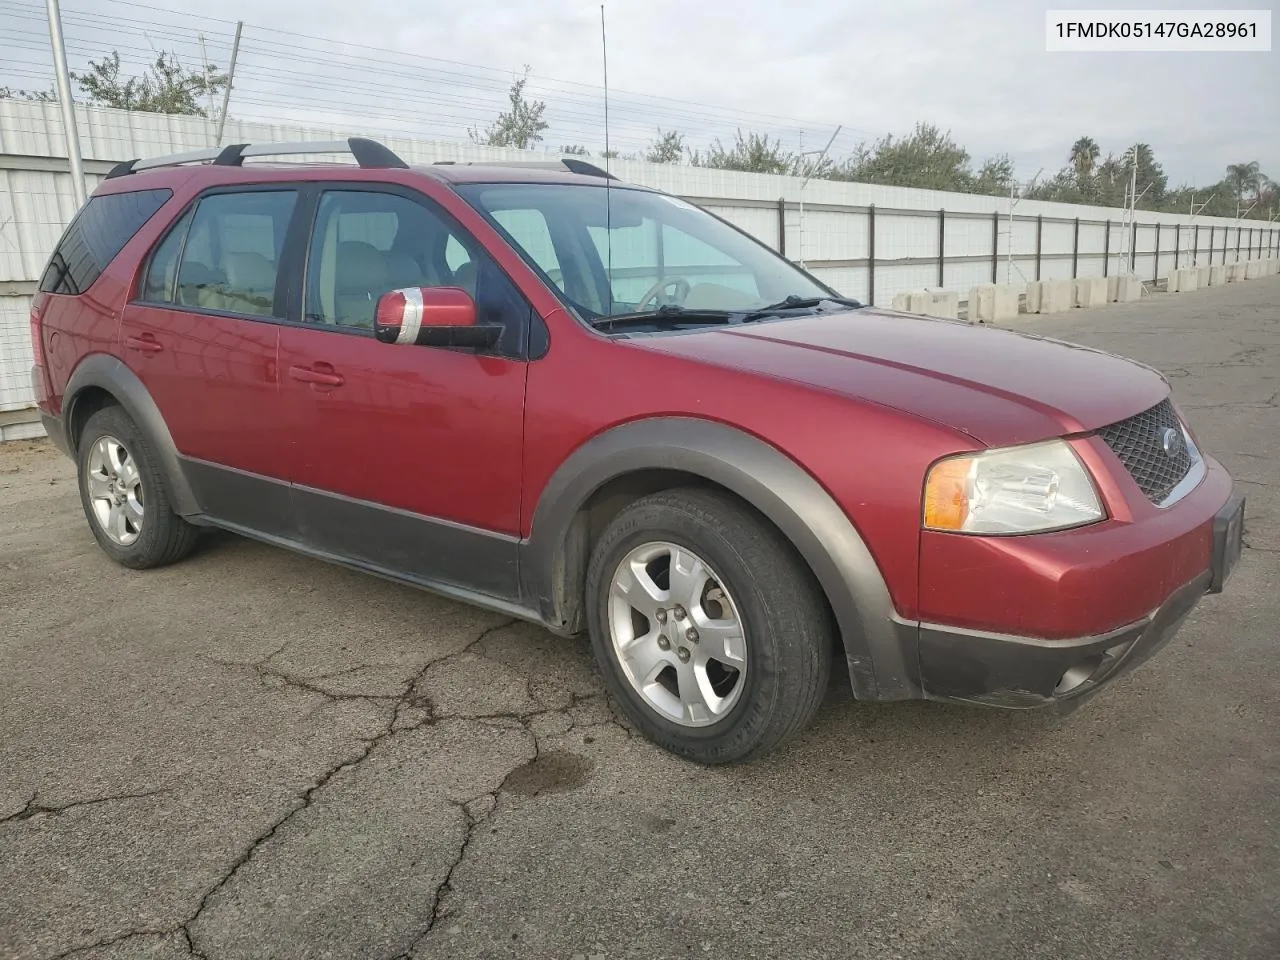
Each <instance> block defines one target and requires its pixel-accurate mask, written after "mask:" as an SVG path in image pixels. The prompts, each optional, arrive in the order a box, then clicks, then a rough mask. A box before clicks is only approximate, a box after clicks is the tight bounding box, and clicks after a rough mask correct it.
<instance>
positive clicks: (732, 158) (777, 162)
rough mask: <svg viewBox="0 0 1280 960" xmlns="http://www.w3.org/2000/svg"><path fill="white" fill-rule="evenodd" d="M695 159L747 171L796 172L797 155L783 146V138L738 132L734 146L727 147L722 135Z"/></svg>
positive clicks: (698, 161)
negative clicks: (722, 140)
mask: <svg viewBox="0 0 1280 960" xmlns="http://www.w3.org/2000/svg"><path fill="white" fill-rule="evenodd" d="M693 162H694V164H696V165H697V166H701V167H714V168H715V169H718V170H741V171H744V172H746V173H793V172H794V171H795V170H796V157H795V155H794V154H792V153H791V152H790V151H788V150H784V149H783V148H782V141H781V140H772V139H770V137H769V135H768V134H760V133H748V134H746V135H745V136H744V135H743V133H742V131H741V130H738V131H737V135H736V137H735V138H734V143H733V146H732V147H731V148H729V149H725V146H724V144H722V143H721V142H720V140H719V138H717V139H716V142H715V143H714V144H713V145H712V146H711V147H709V148H708V149H707V152H706V153H705V154H702V155H699V154H694V155H693Z"/></svg>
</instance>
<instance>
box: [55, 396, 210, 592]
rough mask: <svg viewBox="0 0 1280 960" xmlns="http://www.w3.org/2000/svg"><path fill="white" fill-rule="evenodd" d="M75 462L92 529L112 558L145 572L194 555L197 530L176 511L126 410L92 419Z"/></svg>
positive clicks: (109, 409)
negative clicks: (171, 505) (192, 553)
mask: <svg viewBox="0 0 1280 960" xmlns="http://www.w3.org/2000/svg"><path fill="white" fill-rule="evenodd" d="M76 459H77V464H78V468H79V485H80V502H81V504H82V505H83V507H84V513H85V516H86V517H87V518H88V520H89V528H90V529H91V530H92V531H93V536H94V539H96V540H97V541H98V545H99V546H100V547H102V549H103V551H104V552H105V553H106V554H107V555H108V556H109V557H111V559H112V560H115V561H116V562H117V563H119V564H122V565H123V566H126V567H131V568H133V569H135V570H141V569H145V568H148V567H158V566H162V565H164V564H167V563H173V562H175V561H177V560H180V559H182V558H183V557H185V556H186V555H187V554H188V553H190V552H191V549H192V548H193V547H194V546H195V543H196V539H197V537H198V531H197V530H196V528H195V527H193V526H192V525H191V524H189V523H187V522H186V521H185V520H183V519H182V518H181V517H179V516H178V515H177V514H175V513H174V512H173V509H172V508H171V507H170V505H169V497H168V492H167V491H166V490H165V486H164V478H163V476H162V475H161V473H160V469H159V466H158V464H157V462H156V459H155V457H154V455H153V453H152V451H151V448H150V445H149V443H148V442H147V440H146V438H145V437H144V436H143V434H142V431H141V430H140V429H139V428H138V425H137V424H136V423H134V422H133V418H131V417H130V416H129V415H128V414H127V413H125V411H124V410H123V409H121V408H120V407H117V406H110V407H104V408H102V409H101V410H99V411H97V412H96V413H94V414H93V416H91V417H90V418H89V422H88V423H86V424H85V427H84V430H83V431H82V432H81V434H80V443H79V449H78V451H77V458H76Z"/></svg>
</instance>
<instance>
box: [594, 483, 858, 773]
mask: <svg viewBox="0 0 1280 960" xmlns="http://www.w3.org/2000/svg"><path fill="white" fill-rule="evenodd" d="M664 551H665V559H664V556H663V553H664ZM673 565H674V566H675V569H676V571H677V573H676V579H675V580H673V579H672V567H673ZM664 568H665V572H664ZM704 574H705V576H706V583H705V584H703V583H702V580H703V575H704ZM717 591H719V592H718V593H717ZM586 594H587V596H586V602H587V617H588V628H589V630H590V634H591V643H592V647H593V649H594V651H595V655H596V660H597V662H598V663H599V665H600V669H601V672H602V673H603V674H604V678H605V683H606V685H607V686H608V688H609V692H610V693H611V694H612V695H613V697H614V698H615V699H616V701H617V702H618V704H619V705H620V707H621V709H622V711H623V712H624V713H625V714H626V716H627V718H628V719H629V720H630V721H631V722H632V723H633V724H634V725H635V726H636V727H637V728H638V729H639V730H640V731H641V732H642V733H644V735H645V736H647V737H648V738H649V739H650V740H653V741H654V742H655V743H657V744H658V745H659V746H661V747H663V748H665V749H666V750H669V751H670V752H672V753H674V754H677V755H679V756H681V757H685V758H688V759H690V760H694V761H697V762H699V763H704V764H719V763H730V762H734V761H741V760H748V759H752V758H755V757H759V756H761V755H763V754H765V753H767V752H768V751H770V750H772V749H773V748H775V747H777V746H778V745H779V744H781V743H783V742H784V741H785V740H787V739H788V738H789V737H791V736H793V735H794V734H796V733H797V732H799V731H800V730H802V729H803V728H805V727H806V726H807V725H808V724H809V722H810V721H811V720H812V719H813V715H814V713H815V712H816V711H817V709H818V706H819V704H820V703H821V702H822V698H823V695H824V694H825V693H826V689H827V684H828V682H829V680H830V676H831V652H832V648H833V646H834V644H833V638H834V630H833V625H832V619H831V616H830V613H829V611H828V607H827V604H826V598H825V597H824V596H823V594H822V592H821V590H820V589H819V587H818V586H817V584H816V582H815V581H814V580H813V577H812V576H811V574H810V573H809V571H808V570H807V569H806V568H805V566H804V564H803V563H802V561H801V560H800V558H799V556H798V555H797V554H796V553H795V550H794V549H793V548H792V547H791V545H790V544H789V543H788V542H787V541H786V539H785V538H784V537H783V536H782V535H781V534H780V533H779V532H778V531H777V530H775V529H774V528H772V527H770V526H768V525H767V524H766V523H764V522H763V521H762V520H761V519H760V518H759V517H757V516H756V515H754V514H753V513H752V512H751V511H750V510H748V509H747V508H745V507H744V506H742V505H741V504H739V503H738V502H736V501H735V500H733V499H731V498H729V497H727V496H724V495H721V494H717V493H713V492H708V491H703V490H697V489H680V490H671V491H664V492H661V493H656V494H653V495H651V496H647V497H644V498H642V499H640V500H637V501H635V502H634V503H632V504H631V505H630V506H628V507H626V508H625V509H623V510H622V511H621V512H620V513H619V514H618V515H617V516H616V517H615V518H614V519H613V520H612V522H610V524H609V525H608V527H607V528H606V529H605V531H604V532H603V533H602V535H601V536H600V538H599V540H598V541H597V542H596V544H595V546H594V549H593V550H592V555H591V562H590V564H589V566H588V569H587V589H586ZM664 595H665V599H664ZM681 614H683V616H681ZM690 628H692V629H693V631H694V632H693V633H692V634H690V632H689V629H690ZM700 662H701V672H699V664H700ZM624 664H625V665H624ZM633 678H634V679H633ZM677 712H678V713H679V716H678V717H677V715H676V714H677Z"/></svg>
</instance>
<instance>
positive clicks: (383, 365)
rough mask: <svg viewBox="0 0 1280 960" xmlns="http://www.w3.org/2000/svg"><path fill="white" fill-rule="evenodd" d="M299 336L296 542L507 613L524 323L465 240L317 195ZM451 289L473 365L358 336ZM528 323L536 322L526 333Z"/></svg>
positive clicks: (372, 205) (430, 213) (387, 209)
mask: <svg viewBox="0 0 1280 960" xmlns="http://www.w3.org/2000/svg"><path fill="white" fill-rule="evenodd" d="M314 202H315V212H314V217H313V221H312V222H313V227H312V231H311V236H310V239H309V242H308V245H307V246H308V252H307V257H306V261H307V263H306V270H305V274H304V283H303V290H302V309H301V312H300V320H301V322H300V323H299V324H297V325H290V326H287V327H284V328H282V329H281V335H280V367H281V376H282V386H281V390H282V393H283V396H284V398H285V409H286V411H287V418H288V420H289V422H290V424H291V425H292V427H293V437H292V441H293V449H294V450H295V451H296V454H295V461H294V472H293V478H294V483H295V487H294V497H295V505H296V509H297V513H298V518H299V523H300V526H301V528H302V532H303V536H304V537H305V539H306V541H307V542H308V543H310V544H312V545H314V546H316V547H319V548H321V549H324V550H327V551H329V552H332V553H335V554H338V555H341V556H344V557H351V558H355V559H358V560H360V561H362V562H365V563H367V564H371V565H373V566H377V567H380V568H384V569H387V570H390V571H393V572H395V573H396V574H398V575H401V576H407V577H410V578H413V579H417V580H420V581H423V582H429V583H432V584H437V585H439V584H446V585H452V586H455V587H459V588H462V589H466V590H471V591H475V592H479V593H482V594H485V595H487V596H490V597H498V598H503V599H514V598H515V597H516V596H517V576H516V543H517V539H518V536H519V530H520V487H521V457H522V453H523V434H524V390H525V369H526V366H527V363H526V358H527V355H528V341H529V335H530V327H531V316H532V309H531V307H530V305H529V303H528V301H526V300H525V299H524V297H523V296H522V295H521V294H520V292H519V291H518V289H517V288H516V286H515V285H514V283H512V281H511V280H510V279H509V278H508V277H507V276H506V274H505V273H504V272H503V271H502V269H501V268H500V267H498V265H497V264H496V263H495V262H494V261H493V260H492V259H491V258H490V257H489V256H488V255H487V254H486V253H485V251H484V250H483V248H482V247H481V246H480V244H479V243H477V242H476V241H475V240H474V239H473V238H472V237H471V236H470V234H469V233H468V232H467V231H466V230H465V229H464V228H462V227H461V226H460V225H459V224H458V223H457V222H456V221H454V220H453V219H452V218H451V217H450V216H449V215H448V214H447V213H445V212H444V211H443V210H442V209H441V208H440V207H438V206H437V205H436V204H434V203H433V202H432V201H430V200H429V199H428V198H426V197H425V196H423V195H422V194H419V193H417V192H416V191H411V190H407V189H402V188H396V187H390V186H388V187H380V186H377V185H373V184H367V183H363V184H356V185H348V186H346V187H341V186H338V185H332V186H328V187H325V188H324V189H320V190H318V191H317V195H316V197H315V201H314ZM429 286H460V287H462V288H464V289H466V290H467V291H468V292H469V293H471V294H472V296H473V297H474V298H475V300H476V303H477V309H478V313H479V320H480V322H481V323H497V324H501V325H502V326H503V329H504V333H503V337H502V340H501V342H500V343H499V345H498V347H497V348H496V349H495V350H493V351H491V352H489V353H486V354H476V353H474V352H467V351H464V350H449V349H439V348H431V347H417V346H404V345H391V344H385V343H380V342H378V341H377V340H376V339H374V336H373V316H374V309H375V307H376V304H377V301H378V298H379V297H380V296H381V295H382V294H383V293H386V292H388V291H390V290H394V289H398V288H402V287H429ZM539 322H540V321H539Z"/></svg>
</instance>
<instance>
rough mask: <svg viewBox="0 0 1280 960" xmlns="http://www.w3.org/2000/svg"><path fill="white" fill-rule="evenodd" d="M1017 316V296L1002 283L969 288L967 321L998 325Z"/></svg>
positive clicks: (983, 284)
mask: <svg viewBox="0 0 1280 960" xmlns="http://www.w3.org/2000/svg"><path fill="white" fill-rule="evenodd" d="M1017 315H1018V295H1017V294H1016V293H1014V292H1013V288H1012V287H1006V286H1005V285H1004V284H1002V283H980V284H978V285H977V286H975V287H970V288H969V321H970V322H971V323H999V322H1000V321H1002V320H1012V319H1013V318H1014V317H1016V316H1017Z"/></svg>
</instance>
